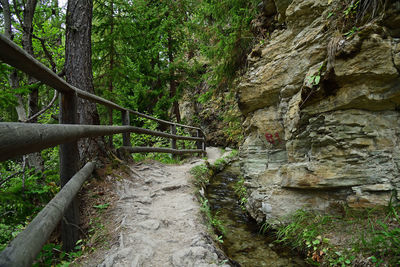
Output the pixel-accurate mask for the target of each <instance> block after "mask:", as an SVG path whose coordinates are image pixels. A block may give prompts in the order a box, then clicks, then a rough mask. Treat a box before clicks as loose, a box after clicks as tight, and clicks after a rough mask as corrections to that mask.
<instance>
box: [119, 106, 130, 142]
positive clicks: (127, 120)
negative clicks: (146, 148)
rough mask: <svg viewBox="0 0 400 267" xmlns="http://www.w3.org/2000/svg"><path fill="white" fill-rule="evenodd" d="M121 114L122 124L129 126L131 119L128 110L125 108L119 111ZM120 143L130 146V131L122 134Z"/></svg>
mask: <svg viewBox="0 0 400 267" xmlns="http://www.w3.org/2000/svg"><path fill="white" fill-rule="evenodd" d="M121 114H122V125H126V126H129V125H130V124H131V121H130V118H129V111H127V110H124V111H121ZM122 145H123V146H132V144H131V135H130V133H123V134H122Z"/></svg>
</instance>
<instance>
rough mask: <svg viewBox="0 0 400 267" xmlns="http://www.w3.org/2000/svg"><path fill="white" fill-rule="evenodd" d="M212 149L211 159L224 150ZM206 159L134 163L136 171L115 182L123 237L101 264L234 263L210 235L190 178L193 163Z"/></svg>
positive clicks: (119, 229) (161, 266) (159, 266)
mask: <svg viewBox="0 0 400 267" xmlns="http://www.w3.org/2000/svg"><path fill="white" fill-rule="evenodd" d="M207 154H208V161H209V162H213V161H215V160H216V159H217V158H218V157H220V156H221V154H220V152H219V150H218V149H217V148H208V149H207ZM203 162H204V160H201V159H194V160H192V161H191V162H189V163H185V164H183V165H164V164H161V163H158V162H154V163H135V164H132V165H131V166H129V167H130V169H131V170H132V172H133V174H134V175H133V176H132V177H130V178H129V179H123V180H121V181H119V182H117V186H116V190H117V194H118V197H119V200H118V202H117V204H116V208H115V210H114V211H113V214H115V215H114V216H115V220H116V221H118V226H117V228H116V229H115V231H117V233H118V235H119V242H117V243H116V244H114V245H113V246H112V248H111V249H110V250H109V251H108V252H107V253H106V254H105V255H104V257H103V259H104V260H103V262H102V263H101V264H100V265H99V266H102V267H109V266H129V267H135V266H143V267H147V266H154V267H164V266H193V267H202V266H204V267H205V266H225V267H226V266H229V265H227V264H223V260H224V259H223V255H221V254H220V253H218V251H217V250H216V249H215V247H214V246H213V245H212V241H211V240H210V238H209V237H208V234H207V229H206V227H205V226H204V225H203V224H202V218H201V214H200V208H199V203H198V202H197V200H196V198H195V196H194V193H193V192H194V188H193V186H192V184H191V182H190V179H191V176H190V174H189V171H190V169H191V168H192V167H193V166H195V165H197V164H201V163H203ZM218 254H220V255H218Z"/></svg>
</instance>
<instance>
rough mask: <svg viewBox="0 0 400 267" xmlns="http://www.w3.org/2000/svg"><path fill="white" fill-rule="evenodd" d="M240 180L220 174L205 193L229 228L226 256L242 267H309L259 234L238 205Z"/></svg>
mask: <svg viewBox="0 0 400 267" xmlns="http://www.w3.org/2000/svg"><path fill="white" fill-rule="evenodd" d="M237 179H238V178H237V177H236V176H234V175H233V174H231V173H229V172H222V173H219V174H218V175H216V176H215V177H213V179H211V181H210V185H209V186H208V187H207V190H206V194H207V198H208V200H209V203H210V206H211V210H212V212H213V213H215V212H217V211H218V218H219V219H220V220H222V221H223V224H224V227H225V229H226V235H225V236H224V238H223V240H224V243H223V244H222V246H223V248H224V251H225V253H226V254H227V256H228V257H229V258H231V259H233V260H234V261H236V262H238V263H239V264H240V265H241V266H243V267H261V266H273V267H275V266H288V267H289V266H307V264H305V263H304V261H303V260H302V259H301V258H299V257H298V256H296V255H293V253H292V252H291V251H289V250H288V249H286V250H285V249H282V248H278V247H276V246H275V245H274V244H273V243H272V241H273V240H272V237H268V236H265V235H261V234H259V226H258V225H257V224H256V222H255V221H254V220H252V219H251V218H249V217H248V216H247V214H246V213H245V212H244V211H243V210H242V209H241V207H240V206H239V203H238V200H237V197H236V195H235V190H234V186H235V183H236V181H237Z"/></svg>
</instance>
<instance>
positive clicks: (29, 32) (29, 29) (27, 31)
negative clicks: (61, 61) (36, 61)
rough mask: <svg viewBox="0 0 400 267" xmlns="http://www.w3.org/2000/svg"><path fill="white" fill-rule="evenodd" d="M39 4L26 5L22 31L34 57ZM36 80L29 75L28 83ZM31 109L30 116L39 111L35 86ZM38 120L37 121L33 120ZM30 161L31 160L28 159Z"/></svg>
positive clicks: (32, 2)
mask: <svg viewBox="0 0 400 267" xmlns="http://www.w3.org/2000/svg"><path fill="white" fill-rule="evenodd" d="M36 5H37V0H28V1H26V3H25V6H24V22H23V25H22V28H23V30H24V31H23V33H22V47H23V48H24V50H25V51H26V52H28V54H29V55H31V56H33V57H34V54H33V45H32V36H33V16H34V14H35V9H36ZM35 82H36V79H35V78H33V77H32V76H29V77H28V84H33V83H35ZM28 102H29V105H28V106H29V110H28V117H31V116H33V115H34V114H36V113H37V112H39V88H38V87H35V88H33V89H32V90H31V92H30V93H29V101H28ZM32 122H36V121H32ZM28 161H29V160H28Z"/></svg>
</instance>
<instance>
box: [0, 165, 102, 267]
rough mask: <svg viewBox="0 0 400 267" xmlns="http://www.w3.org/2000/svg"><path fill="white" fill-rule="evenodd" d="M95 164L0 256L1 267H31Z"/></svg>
mask: <svg viewBox="0 0 400 267" xmlns="http://www.w3.org/2000/svg"><path fill="white" fill-rule="evenodd" d="M94 167H95V164H94V163H93V162H89V163H87V164H86V165H85V166H84V167H83V168H82V169H81V170H80V171H79V172H77V173H76V174H75V175H74V176H73V177H72V178H71V180H70V181H69V182H68V183H67V184H66V185H65V186H64V187H63V188H62V189H61V190H60V192H59V193H58V194H57V195H56V196H55V197H54V198H53V199H52V200H51V201H50V202H49V203H48V204H47V205H46V207H44V209H43V210H42V211H41V212H39V214H38V215H37V216H36V217H35V218H34V219H33V221H32V222H31V223H30V224H29V225H28V226H27V227H26V229H25V230H24V231H22V232H21V233H20V234H19V235H18V236H17V237H16V238H15V239H14V240H13V241H11V243H10V244H8V246H7V247H6V248H5V249H4V250H3V251H2V252H1V254H0V266H1V267H14V266H15V267H23V266H31V265H32V262H33V261H34V260H35V258H36V255H37V254H38V253H39V252H40V250H41V249H42V246H43V245H44V244H45V243H46V241H47V240H48V239H49V237H50V234H51V233H52V232H53V230H54V229H55V228H56V226H57V224H58V223H59V221H60V220H61V218H62V217H63V214H64V212H65V210H66V209H67V208H68V206H69V205H70V203H71V202H72V200H73V198H74V197H75V195H76V194H77V193H78V191H79V189H80V188H81V186H82V184H83V182H84V181H85V180H86V179H87V178H88V177H89V176H90V175H91V174H92V172H93V170H94Z"/></svg>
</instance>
